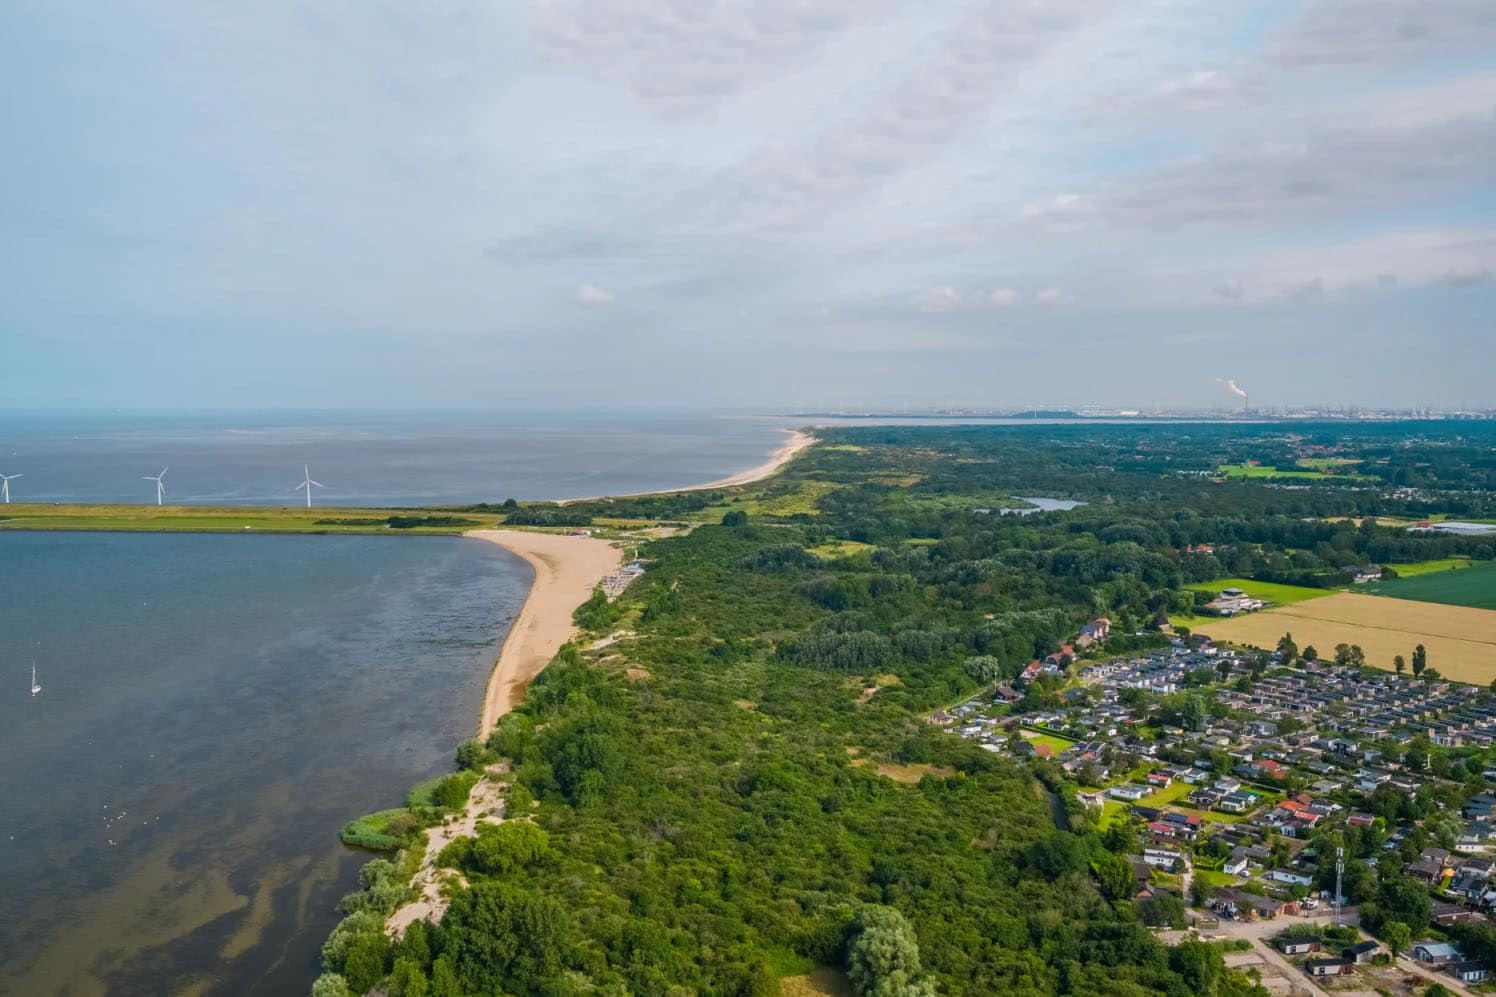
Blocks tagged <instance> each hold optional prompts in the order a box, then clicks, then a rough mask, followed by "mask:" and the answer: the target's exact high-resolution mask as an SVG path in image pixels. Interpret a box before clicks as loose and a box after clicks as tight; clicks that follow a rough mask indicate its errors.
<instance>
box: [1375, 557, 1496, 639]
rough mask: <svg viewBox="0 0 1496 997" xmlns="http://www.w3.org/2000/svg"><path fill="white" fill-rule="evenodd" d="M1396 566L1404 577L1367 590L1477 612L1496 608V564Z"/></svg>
mask: <svg viewBox="0 0 1496 997" xmlns="http://www.w3.org/2000/svg"><path fill="white" fill-rule="evenodd" d="M1450 560H1453V559H1450ZM1432 563H1437V562H1432ZM1393 567H1394V568H1395V569H1396V570H1397V573H1398V574H1399V575H1400V576H1402V577H1400V578H1396V579H1393V580H1392V581H1388V582H1378V583H1376V584H1374V585H1368V586H1367V591H1369V592H1374V593H1376V594H1377V595H1382V596H1388V597H1390V598H1393V599H1412V600H1416V601H1418V602H1436V603H1441V604H1443V605H1448V606H1468V607H1471V608H1473V609H1496V561H1481V562H1480V563H1478V564H1471V563H1470V562H1468V561H1467V562H1465V567H1462V568H1459V567H1451V568H1446V569H1444V570H1433V571H1413V572H1408V571H1405V570H1404V569H1405V568H1417V567H1419V566H1417V565H1401V564H1398V565H1393ZM1493 626H1496V624H1493Z"/></svg>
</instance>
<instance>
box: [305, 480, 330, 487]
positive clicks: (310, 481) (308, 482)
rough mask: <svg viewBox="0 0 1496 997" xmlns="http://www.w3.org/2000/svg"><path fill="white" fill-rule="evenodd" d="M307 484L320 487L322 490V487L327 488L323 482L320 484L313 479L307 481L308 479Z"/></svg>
mask: <svg viewBox="0 0 1496 997" xmlns="http://www.w3.org/2000/svg"><path fill="white" fill-rule="evenodd" d="M306 483H307V484H309V485H316V486H317V487H318V488H322V487H325V486H324V485H323V484H322V482H320V481H313V480H312V479H311V478H307V479H306Z"/></svg>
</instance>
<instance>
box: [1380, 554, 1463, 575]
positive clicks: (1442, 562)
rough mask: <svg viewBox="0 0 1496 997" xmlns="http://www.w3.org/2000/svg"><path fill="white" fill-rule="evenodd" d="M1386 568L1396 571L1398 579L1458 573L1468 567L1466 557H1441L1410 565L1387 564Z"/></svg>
mask: <svg viewBox="0 0 1496 997" xmlns="http://www.w3.org/2000/svg"><path fill="white" fill-rule="evenodd" d="M1387 567H1389V568H1391V569H1392V570H1393V571H1396V572H1397V574H1398V577H1399V578H1416V577H1418V576H1419V575H1433V574H1437V573H1439V572H1441V571H1459V570H1460V569H1462V568H1468V567H1470V558H1468V557H1441V558H1439V559H1438V560H1437V561H1414V562H1412V563H1411V564H1389V565H1387Z"/></svg>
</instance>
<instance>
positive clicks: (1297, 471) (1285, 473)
mask: <svg viewBox="0 0 1496 997" xmlns="http://www.w3.org/2000/svg"><path fill="white" fill-rule="evenodd" d="M1324 466H1329V467H1334V466H1337V465H1324ZM1216 473H1217V474H1219V475H1221V476H1222V477H1226V478H1298V479H1300V480H1303V481H1328V480H1334V481H1369V480H1371V479H1370V478H1369V477H1368V476H1367V475H1364V474H1350V473H1345V472H1340V473H1336V474H1328V473H1326V472H1325V471H1322V470H1313V469H1307V470H1306V469H1304V468H1294V467H1281V468H1280V467H1269V466H1267V465H1265V464H1222V465H1221V466H1220V467H1219V468H1217V469H1216Z"/></svg>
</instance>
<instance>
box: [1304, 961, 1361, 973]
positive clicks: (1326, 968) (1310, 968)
mask: <svg viewBox="0 0 1496 997" xmlns="http://www.w3.org/2000/svg"><path fill="white" fill-rule="evenodd" d="M1304 972H1306V973H1308V974H1309V975H1310V976H1348V975H1350V972H1351V963H1349V962H1347V961H1346V960H1344V959H1310V960H1309V961H1308V962H1306V963H1304Z"/></svg>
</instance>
